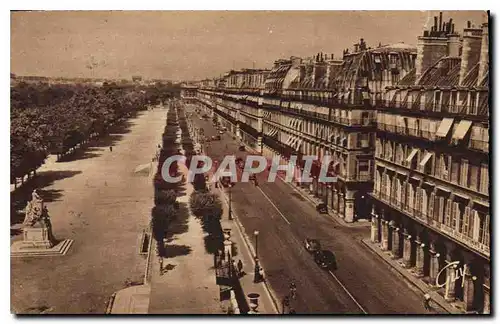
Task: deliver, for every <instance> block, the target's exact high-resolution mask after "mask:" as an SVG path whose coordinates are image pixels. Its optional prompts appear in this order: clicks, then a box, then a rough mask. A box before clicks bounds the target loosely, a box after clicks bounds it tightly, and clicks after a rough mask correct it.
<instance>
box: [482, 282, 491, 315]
mask: <svg viewBox="0 0 500 324" xmlns="http://www.w3.org/2000/svg"><path fill="white" fill-rule="evenodd" d="M483 292H484V306H483V314H489V313H490V302H491V301H490V287H489V286H486V285H483Z"/></svg>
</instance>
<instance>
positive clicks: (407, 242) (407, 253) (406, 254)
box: [403, 229, 412, 268]
mask: <svg viewBox="0 0 500 324" xmlns="http://www.w3.org/2000/svg"><path fill="white" fill-rule="evenodd" d="M403 236H404V243H403V244H404V245H403V267H405V268H411V239H412V237H411V235H408V232H407V230H406V229H405V233H404V234H403Z"/></svg>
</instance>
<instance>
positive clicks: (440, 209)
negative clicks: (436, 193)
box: [437, 197, 445, 224]
mask: <svg viewBox="0 0 500 324" xmlns="http://www.w3.org/2000/svg"><path fill="white" fill-rule="evenodd" d="M438 201H439V203H438V210H437V220H438V221H439V223H441V224H443V218H444V214H445V205H444V204H445V200H444V197H439V199H438Z"/></svg>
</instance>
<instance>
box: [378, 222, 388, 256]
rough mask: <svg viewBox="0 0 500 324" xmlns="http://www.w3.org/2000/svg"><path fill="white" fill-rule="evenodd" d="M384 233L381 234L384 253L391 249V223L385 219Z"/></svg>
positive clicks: (383, 223) (383, 224)
mask: <svg viewBox="0 0 500 324" xmlns="http://www.w3.org/2000/svg"><path fill="white" fill-rule="evenodd" d="M381 226H382V232H381V238H380V239H381V241H382V251H387V250H388V249H389V222H388V221H387V220H385V219H382V225H381Z"/></svg>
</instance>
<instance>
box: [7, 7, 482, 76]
mask: <svg viewBox="0 0 500 324" xmlns="http://www.w3.org/2000/svg"><path fill="white" fill-rule="evenodd" d="M438 14H439V11H245V12H242V11H90V12H89V11H38V12H35V11H33V12H27V11H18V12H11V72H12V73H14V74H16V75H20V76H21V75H24V76H47V77H52V78H59V77H64V78H93V79H130V78H132V76H135V75H138V76H141V77H142V78H143V79H147V80H151V79H168V80H176V81H177V82H182V81H199V80H203V79H207V78H208V79H212V78H214V77H218V76H220V75H222V74H224V73H225V72H227V71H230V70H240V69H243V68H248V69H250V68H255V69H270V68H271V67H272V65H273V62H274V61H275V60H277V59H280V58H290V57H291V56H298V57H302V58H305V57H311V56H312V55H315V54H316V53H319V52H323V53H325V54H327V55H331V54H334V55H335V56H336V57H340V56H341V53H342V51H343V50H344V49H346V48H349V49H352V46H353V44H354V43H355V42H358V41H359V39H360V38H364V40H365V41H366V42H367V45H368V46H369V47H376V46H377V45H378V44H379V43H381V44H384V45H386V44H394V43H401V42H403V43H405V44H408V45H412V46H416V43H417V37H418V36H419V35H421V34H422V31H423V29H424V26H426V25H428V24H429V22H430V19H431V18H430V17H431V16H434V15H438ZM443 17H444V18H445V20H446V21H447V20H448V19H449V18H453V20H454V22H455V24H456V30H457V31H458V32H459V33H461V32H462V30H463V27H464V26H465V24H466V22H467V20H470V21H472V22H473V23H475V24H476V25H480V24H481V23H483V22H484V21H485V19H486V17H487V13H486V11H443ZM14 71H16V72H14Z"/></svg>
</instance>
